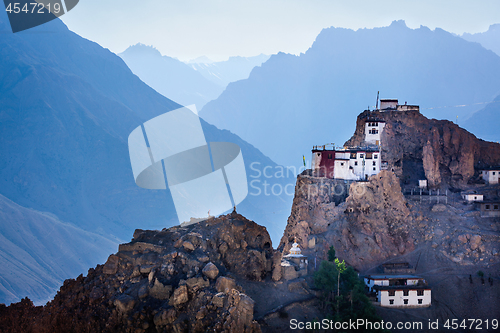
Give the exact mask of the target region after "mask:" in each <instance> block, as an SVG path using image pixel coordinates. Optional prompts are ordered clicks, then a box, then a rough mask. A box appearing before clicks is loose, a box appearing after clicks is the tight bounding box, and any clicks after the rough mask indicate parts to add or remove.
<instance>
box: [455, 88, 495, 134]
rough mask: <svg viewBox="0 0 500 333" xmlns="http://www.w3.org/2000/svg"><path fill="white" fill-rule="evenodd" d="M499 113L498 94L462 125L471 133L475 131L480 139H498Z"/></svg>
mask: <svg viewBox="0 0 500 333" xmlns="http://www.w3.org/2000/svg"><path fill="white" fill-rule="evenodd" d="M499 114H500V95H498V96H497V97H496V98H495V99H494V100H493V101H492V102H491V103H488V104H487V105H486V106H485V107H484V108H483V109H481V110H479V111H477V112H476V113H474V114H473V115H472V116H471V117H470V118H469V119H467V121H466V122H465V123H464V125H463V126H464V127H465V128H467V129H468V130H469V131H471V132H472V133H477V136H478V137H480V138H481V139H484V140H488V141H495V142H499V141H500V131H499V130H498V126H499V121H498V120H497V119H498V115H499Z"/></svg>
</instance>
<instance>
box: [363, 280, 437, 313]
mask: <svg viewBox="0 0 500 333" xmlns="http://www.w3.org/2000/svg"><path fill="white" fill-rule="evenodd" d="M364 281H365V285H366V286H367V287H368V290H369V291H370V292H375V293H376V294H377V302H378V303H379V304H380V306H384V307H403V308H418V307H428V306H431V303H432V300H431V288H429V287H428V286H427V283H426V282H425V280H424V279H423V278H421V277H418V276H415V275H368V276H366V277H365V278H364Z"/></svg>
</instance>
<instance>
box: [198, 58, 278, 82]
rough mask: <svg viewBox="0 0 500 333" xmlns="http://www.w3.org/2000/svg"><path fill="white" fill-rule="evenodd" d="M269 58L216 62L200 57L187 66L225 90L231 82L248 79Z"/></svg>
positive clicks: (234, 59) (232, 59)
mask: <svg viewBox="0 0 500 333" xmlns="http://www.w3.org/2000/svg"><path fill="white" fill-rule="evenodd" d="M269 57H270V56H269V55H265V54H260V55H258V56H254V57H229V59H228V60H226V61H218V62H214V61H210V59H208V58H202V57H200V58H197V60H196V62H188V65H189V66H191V67H192V68H193V69H195V70H196V71H198V72H199V73H200V74H201V75H203V76H204V77H205V78H207V79H208V80H210V81H212V82H214V83H215V84H217V85H219V86H221V87H223V88H226V86H227V85H228V84H229V83H231V82H235V81H239V80H243V79H246V78H248V75H250V72H251V71H252V70H253V68H254V67H257V66H260V65H262V63H264V62H266V61H267V60H268V59H269ZM207 60H208V61H207Z"/></svg>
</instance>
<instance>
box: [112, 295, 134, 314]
mask: <svg viewBox="0 0 500 333" xmlns="http://www.w3.org/2000/svg"><path fill="white" fill-rule="evenodd" d="M114 304H115V306H116V308H117V309H118V312H120V313H122V314H123V313H128V312H129V311H131V310H132V309H133V308H134V306H135V299H134V298H133V297H132V296H130V295H126V294H123V295H120V296H118V297H117V298H116V300H115V302H114Z"/></svg>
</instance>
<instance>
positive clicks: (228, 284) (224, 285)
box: [215, 276, 236, 294]
mask: <svg viewBox="0 0 500 333" xmlns="http://www.w3.org/2000/svg"><path fill="white" fill-rule="evenodd" d="M235 288H236V281H234V280H233V279H231V278H228V277H225V276H219V278H218V279H217V281H216V282H215V289H217V291H219V292H223V293H225V294H227V293H228V292H230V291H231V290H232V289H235Z"/></svg>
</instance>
